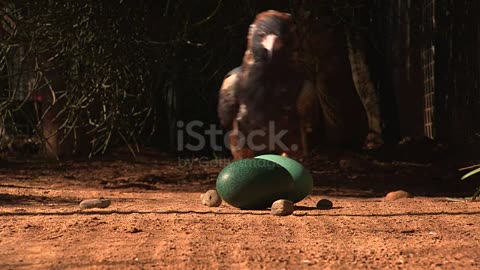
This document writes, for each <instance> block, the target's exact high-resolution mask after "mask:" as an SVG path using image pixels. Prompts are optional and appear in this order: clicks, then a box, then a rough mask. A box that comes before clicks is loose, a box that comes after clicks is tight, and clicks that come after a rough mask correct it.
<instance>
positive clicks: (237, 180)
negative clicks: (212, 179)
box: [217, 158, 293, 209]
mask: <svg viewBox="0 0 480 270" xmlns="http://www.w3.org/2000/svg"><path fill="white" fill-rule="evenodd" d="M217 191H218V194H220V197H222V199H223V200H224V201H225V202H227V203H228V204H230V205H232V206H235V207H238V208H241V209H265V208H267V207H270V205H271V204H272V203H273V202H274V201H276V200H279V199H286V198H287V197H288V195H289V194H290V193H291V192H292V191H293V179H292V176H291V175H290V173H289V172H288V171H287V170H286V169H285V168H283V167H282V166H280V165H279V164H277V163H275V162H272V161H269V160H266V159H255V158H249V159H241V160H237V161H234V162H232V163H230V164H229V165H228V166H227V167H225V168H224V169H223V170H222V171H221V172H220V174H219V175H218V178H217Z"/></svg>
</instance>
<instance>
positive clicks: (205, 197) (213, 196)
mask: <svg viewBox="0 0 480 270" xmlns="http://www.w3.org/2000/svg"><path fill="white" fill-rule="evenodd" d="M200 199H201V200H202V204H203V205H206V206H208V207H219V206H220V205H221V204H222V198H220V195H218V192H217V191H216V190H214V189H212V190H209V191H207V192H205V194H202V195H200Z"/></svg>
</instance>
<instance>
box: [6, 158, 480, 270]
mask: <svg viewBox="0 0 480 270" xmlns="http://www.w3.org/2000/svg"><path fill="white" fill-rule="evenodd" d="M194 162H197V165H194V166H191V167H189V166H183V165H184V164H183V165H182V164H180V165H182V166H179V161H178V160H168V159H162V158H157V159H154V160H153V159H146V160H144V161H136V162H130V161H87V162H85V161H82V162H79V161H77V162H73V161H72V162H66V163H60V164H55V163H41V162H40V163H39V162H32V163H22V164H19V163H14V164H12V163H9V164H2V165H1V166H3V168H1V169H0V247H1V249H0V269H303V268H312V269H478V268H480V245H479V243H480V231H479V229H480V225H479V224H480V203H476V202H474V203H472V202H450V201H447V200H446V198H445V197H444V196H443V195H438V196H436V197H425V196H424V195H429V193H431V191H432V189H431V188H428V187H427V188H426V186H425V184H421V185H417V184H415V185H410V187H412V188H411V190H409V191H412V190H413V191H414V192H416V193H415V194H416V195H417V196H416V197H415V198H411V199H401V200H397V201H393V202H385V201H383V198H382V197H381V196H383V195H384V193H385V192H386V191H387V190H388V189H391V188H397V187H402V188H409V186H399V184H398V183H405V181H404V180H405V179H406V178H405V177H407V178H408V177H411V176H412V175H417V176H418V175H425V174H419V173H418V171H419V170H420V171H423V172H425V171H427V170H433V168H430V167H428V166H427V167H428V168H427V167H425V166H423V165H418V164H417V165H412V164H403V165H398V164H393V163H392V164H390V165H389V166H387V167H388V169H387V170H386V169H381V168H384V167H385V166H386V165H385V164H380V165H379V164H376V165H375V166H376V167H375V168H376V169H375V170H372V169H368V168H366V167H365V166H366V165H365V163H361V162H360V163H358V162H353V163H352V162H350V163H348V162H347V163H348V164H350V165H349V166H346V165H345V164H342V162H343V163H345V161H342V162H340V163H338V160H336V161H329V160H327V159H323V161H317V162H316V164H317V166H313V167H312V172H314V175H315V179H316V189H315V192H314V194H313V195H312V196H309V197H308V198H306V199H305V200H303V201H302V202H300V203H298V204H297V209H296V211H295V212H294V215H291V216H287V217H277V216H272V215H270V213H269V211H268V210H259V211H242V210H239V209H236V208H233V207H231V206H228V205H226V204H225V203H224V204H222V205H221V206H220V207H218V208H208V207H206V206H203V205H202V204H201V202H200V199H199V196H200V194H201V193H203V192H205V191H206V190H208V189H210V188H212V187H214V184H215V177H216V175H217V173H218V172H219V171H220V169H221V168H222V166H223V164H222V163H212V162H205V164H201V165H198V164H200V163H199V162H200V161H199V160H196V161H195V160H194ZM339 164H340V165H339ZM352 164H353V165H352ZM355 164H357V165H358V164H361V165H362V166H359V167H363V168H364V169H363V170H361V169H358V166H357V169H355V168H353V167H355ZM399 166H400V167H399ZM342 168H343V169H342ZM399 171H401V172H405V173H406V174H402V177H398V175H400V174H399V173H398V172H399ZM410 171H411V172H410ZM414 171H415V173H414ZM438 174H440V175H444V173H438ZM333 176H335V177H333ZM366 176H370V178H369V179H370V181H365V177H366ZM393 178H395V179H399V181H398V182H395V181H393V180H392V181H389V179H393ZM400 180H402V181H400ZM445 181H446V180H445ZM386 183H388V184H386ZM437 183H438V181H437ZM444 184H445V183H444ZM419 186H420V187H422V188H419ZM440 186H441V185H440ZM447 186H448V185H447ZM413 187H417V190H415V188H413ZM450 187H451V185H450ZM437 190H441V189H437ZM422 191H423V193H422ZM441 193H442V191H439V193H438V194H441ZM459 194H463V193H462V191H459ZM418 195H420V196H418ZM100 196H103V197H106V198H109V199H111V200H112V204H111V206H110V207H108V208H106V209H96V210H95V209H92V210H80V209H79V207H78V204H79V202H80V201H82V200H83V199H89V198H97V197H100ZM321 198H328V199H330V200H331V201H332V202H333V204H334V208H333V209H330V210H318V209H315V208H314V206H315V204H316V202H317V201H318V200H319V199H321Z"/></svg>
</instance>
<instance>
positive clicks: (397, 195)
mask: <svg viewBox="0 0 480 270" xmlns="http://www.w3.org/2000/svg"><path fill="white" fill-rule="evenodd" d="M403 198H413V195H412V194H410V193H408V192H406V191H404V190H397V191H392V192H389V193H388V194H387V195H386V196H385V201H396V200H398V199H403Z"/></svg>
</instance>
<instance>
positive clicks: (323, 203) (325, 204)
mask: <svg viewBox="0 0 480 270" xmlns="http://www.w3.org/2000/svg"><path fill="white" fill-rule="evenodd" d="M332 207H333V203H332V201H330V200H327V199H321V200H320V201H318V202H317V208H318V209H332Z"/></svg>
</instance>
